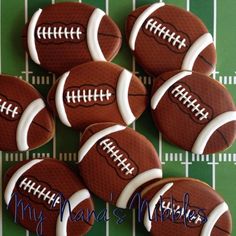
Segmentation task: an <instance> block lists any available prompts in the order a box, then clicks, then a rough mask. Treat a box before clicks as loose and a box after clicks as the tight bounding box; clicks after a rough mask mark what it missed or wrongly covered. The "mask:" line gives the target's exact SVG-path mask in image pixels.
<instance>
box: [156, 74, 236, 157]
mask: <svg viewBox="0 0 236 236" xmlns="http://www.w3.org/2000/svg"><path fill="white" fill-rule="evenodd" d="M151 107H152V116H153V120H154V122H155V125H156V126H157V128H158V129H159V131H160V132H161V133H162V134H163V137H164V138H165V139H166V140H167V141H169V142H171V143H173V144H175V145H177V146H179V147H181V148H183V149H185V150H188V151H192V152H194V153H197V154H207V153H215V152H219V151H222V150H224V149H226V148H228V147H229V146H231V145H232V143H233V142H234V141H235V138H236V109H235V105H234V101H233V99H232V97H231V95H230V93H229V92H228V91H227V89H226V88H225V87H224V86H223V85H222V84H220V83H219V82H218V81H216V80H214V79H212V78H210V77H208V76H206V75H203V74H199V73H195V72H190V71H172V72H167V73H164V74H162V75H160V76H159V77H158V78H157V79H156V80H155V82H154V84H153V91H152V99H151Z"/></svg>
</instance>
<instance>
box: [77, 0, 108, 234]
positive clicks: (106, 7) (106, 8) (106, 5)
mask: <svg viewBox="0 0 236 236" xmlns="http://www.w3.org/2000/svg"><path fill="white" fill-rule="evenodd" d="M105 10H106V14H107V15H109V0H106V2H105ZM80 137H81V136H80ZM106 210H107V216H106V218H107V219H109V210H110V207H109V203H108V202H106ZM109 224H110V222H109V220H107V221H106V236H109V233H110V232H109V228H110V225H109Z"/></svg>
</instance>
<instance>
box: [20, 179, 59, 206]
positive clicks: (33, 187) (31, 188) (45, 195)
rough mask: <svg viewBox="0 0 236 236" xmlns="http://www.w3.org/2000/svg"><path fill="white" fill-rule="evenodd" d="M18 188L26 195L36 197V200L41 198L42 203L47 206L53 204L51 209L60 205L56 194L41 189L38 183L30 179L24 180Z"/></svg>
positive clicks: (43, 188)
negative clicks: (44, 202) (45, 203)
mask: <svg viewBox="0 0 236 236" xmlns="http://www.w3.org/2000/svg"><path fill="white" fill-rule="evenodd" d="M19 188H21V189H23V190H24V191H26V192H27V193H28V195H30V194H32V195H34V196H37V198H38V199H40V198H42V200H43V201H46V202H47V203H48V204H49V205H50V204H51V203H53V207H55V206H56V205H57V204H59V203H60V199H61V198H60V197H59V196H58V194H56V193H52V191H51V190H50V189H47V188H46V187H42V186H41V184H40V183H37V182H35V181H33V180H32V179H28V178H27V177H26V178H24V179H23V180H22V181H21V183H20V185H19Z"/></svg>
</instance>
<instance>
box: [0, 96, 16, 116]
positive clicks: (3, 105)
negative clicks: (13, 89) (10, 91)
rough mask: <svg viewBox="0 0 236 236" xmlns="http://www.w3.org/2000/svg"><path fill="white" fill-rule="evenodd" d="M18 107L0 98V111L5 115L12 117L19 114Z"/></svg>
mask: <svg viewBox="0 0 236 236" xmlns="http://www.w3.org/2000/svg"><path fill="white" fill-rule="evenodd" d="M18 109H19V107H18V106H14V105H13V104H12V103H10V102H9V101H4V100H2V99H1V98H0V112H2V113H5V114H6V115H8V116H10V117H11V118H13V119H14V118H15V116H17V115H18V114H19V112H18V111H17V110H18Z"/></svg>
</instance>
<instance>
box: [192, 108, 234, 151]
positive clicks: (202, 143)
mask: <svg viewBox="0 0 236 236" xmlns="http://www.w3.org/2000/svg"><path fill="white" fill-rule="evenodd" d="M231 121H236V111H228V112H225V113H222V114H220V115H218V116H217V117H215V118H214V119H213V120H211V121H210V122H209V123H208V124H207V125H206V126H205V127H204V128H203V129H202V131H201V132H200V134H199V135H198V137H197V139H196V141H195V143H194V144H193V147H192V152H194V153H196V154H202V153H203V152H204V149H205V147H206V145H207V142H208V141H209V139H210V138H211V136H212V134H213V133H214V132H215V131H216V130H217V129H218V128H220V127H221V126H223V125H225V124H227V123H229V122H231Z"/></svg>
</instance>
